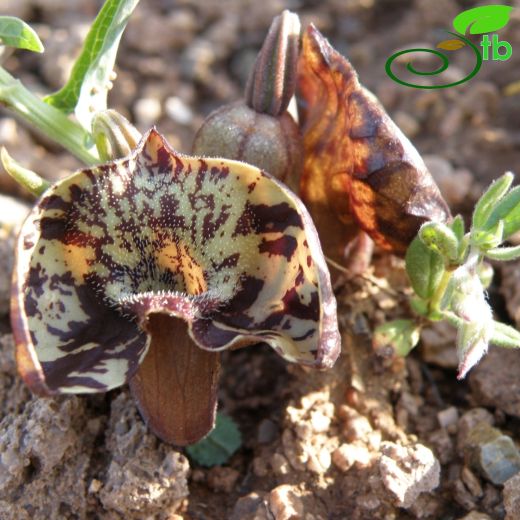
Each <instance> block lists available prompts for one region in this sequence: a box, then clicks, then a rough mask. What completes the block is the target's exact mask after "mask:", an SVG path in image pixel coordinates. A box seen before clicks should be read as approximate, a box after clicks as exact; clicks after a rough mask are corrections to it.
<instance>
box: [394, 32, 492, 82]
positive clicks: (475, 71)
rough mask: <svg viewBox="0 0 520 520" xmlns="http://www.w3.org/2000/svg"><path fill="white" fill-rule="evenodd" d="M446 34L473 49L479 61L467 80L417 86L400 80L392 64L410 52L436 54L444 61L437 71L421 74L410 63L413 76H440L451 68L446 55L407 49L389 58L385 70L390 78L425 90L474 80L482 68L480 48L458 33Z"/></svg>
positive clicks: (438, 52)
mask: <svg viewBox="0 0 520 520" xmlns="http://www.w3.org/2000/svg"><path fill="white" fill-rule="evenodd" d="M446 32H447V33H448V34H451V35H453V36H455V37H456V38H458V39H459V40H462V41H463V42H464V43H466V44H467V45H468V46H469V47H471V48H472V49H473V52H474V53H475V57H476V59H477V61H476V63H475V67H474V68H473V70H472V71H471V72H470V73H469V74H468V75H467V76H466V77H465V78H462V79H460V80H459V81H454V82H453V83H448V84H447V85H416V84H415V83H409V82H407V81H403V80H400V79H399V78H398V77H397V76H396V75H395V74H394V73H393V71H392V63H393V61H394V60H395V59H396V58H398V57H399V56H402V55H403V54H408V53H410V52H429V53H430V54H435V56H438V57H439V58H440V59H441V61H442V64H441V65H440V66H439V67H438V68H437V69H435V70H434V71H432V72H421V71H418V70H416V69H414V67H413V66H412V64H411V63H408V64H407V65H406V68H407V69H408V70H409V71H410V72H411V73H412V74H416V75H418V76H434V75H436V74H440V73H441V72H444V71H445V70H446V69H447V68H448V66H449V61H448V57H447V56H446V55H445V54H443V53H442V52H440V51H436V50H433V49H406V50H404V51H399V52H396V53H395V54H392V56H390V57H389V58H388V60H386V64H385V70H386V73H387V74H388V76H389V77H390V78H391V79H393V80H394V81H396V82H397V83H400V84H401V85H405V86H406V87H412V88H424V89H436V88H448V87H455V86H456V85H460V84H461V83H465V82H466V81H469V80H470V79H471V78H473V77H474V76H475V75H476V74H477V73H478V71H479V70H480V67H481V66H482V55H481V54H480V50H479V49H478V47H477V46H476V45H475V44H473V43H472V42H470V41H469V40H468V39H466V38H464V36H461V35H460V34H457V33H452V32H450V31H446Z"/></svg>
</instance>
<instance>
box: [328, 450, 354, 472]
mask: <svg viewBox="0 0 520 520" xmlns="http://www.w3.org/2000/svg"><path fill="white" fill-rule="evenodd" d="M356 460H357V458H356V446H354V445H353V444H342V445H341V446H340V447H339V448H337V449H336V450H335V451H334V453H333V454H332V462H333V463H334V465H335V466H336V467H337V468H338V469H339V470H340V471H343V472H346V471H348V470H349V469H350V468H351V467H352V466H353V465H354V463H355V462H356Z"/></svg>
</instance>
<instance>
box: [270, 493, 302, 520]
mask: <svg viewBox="0 0 520 520" xmlns="http://www.w3.org/2000/svg"><path fill="white" fill-rule="evenodd" d="M269 510H270V511H271V513H272V514H273V516H274V519H275V520H298V519H299V518H303V513H304V510H303V501H302V499H301V498H300V496H299V492H298V490H297V488H296V487H293V486H290V485H289V484H283V485H281V486H278V487H277V488H275V489H273V490H272V491H271V492H270V493H269Z"/></svg>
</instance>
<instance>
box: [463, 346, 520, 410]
mask: <svg viewBox="0 0 520 520" xmlns="http://www.w3.org/2000/svg"><path fill="white" fill-rule="evenodd" d="M519 371H520V352H518V351H517V350H515V349H511V350H510V349H503V348H499V347H491V348H490V350H489V353H488V355H487V356H486V357H485V358H484V359H483V360H482V361H481V362H480V363H479V365H478V366H477V367H476V368H475V369H474V370H473V372H472V373H471V377H470V378H469V383H470V387H471V391H472V395H473V399H474V401H475V403H476V404H477V405H481V406H493V407H496V408H498V409H500V410H503V411H504V412H506V413H507V414H509V415H513V416H514V417H520V380H519V378H518V373H519Z"/></svg>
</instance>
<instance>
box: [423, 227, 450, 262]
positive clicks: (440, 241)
mask: <svg viewBox="0 0 520 520" xmlns="http://www.w3.org/2000/svg"><path fill="white" fill-rule="evenodd" d="M419 238H420V239H421V240H422V241H423V243H424V244H425V245H426V246H427V247H428V248H429V249H431V250H432V251H434V252H435V253H438V254H440V255H441V256H443V257H444V258H446V259H448V260H449V261H453V260H455V259H456V258H457V257H458V254H459V241H458V239H457V236H456V235H455V233H454V232H453V231H452V230H451V228H450V227H448V226H447V225H446V224H442V223H441V222H427V223H426V224H423V225H422V226H421V229H420V230H419Z"/></svg>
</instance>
